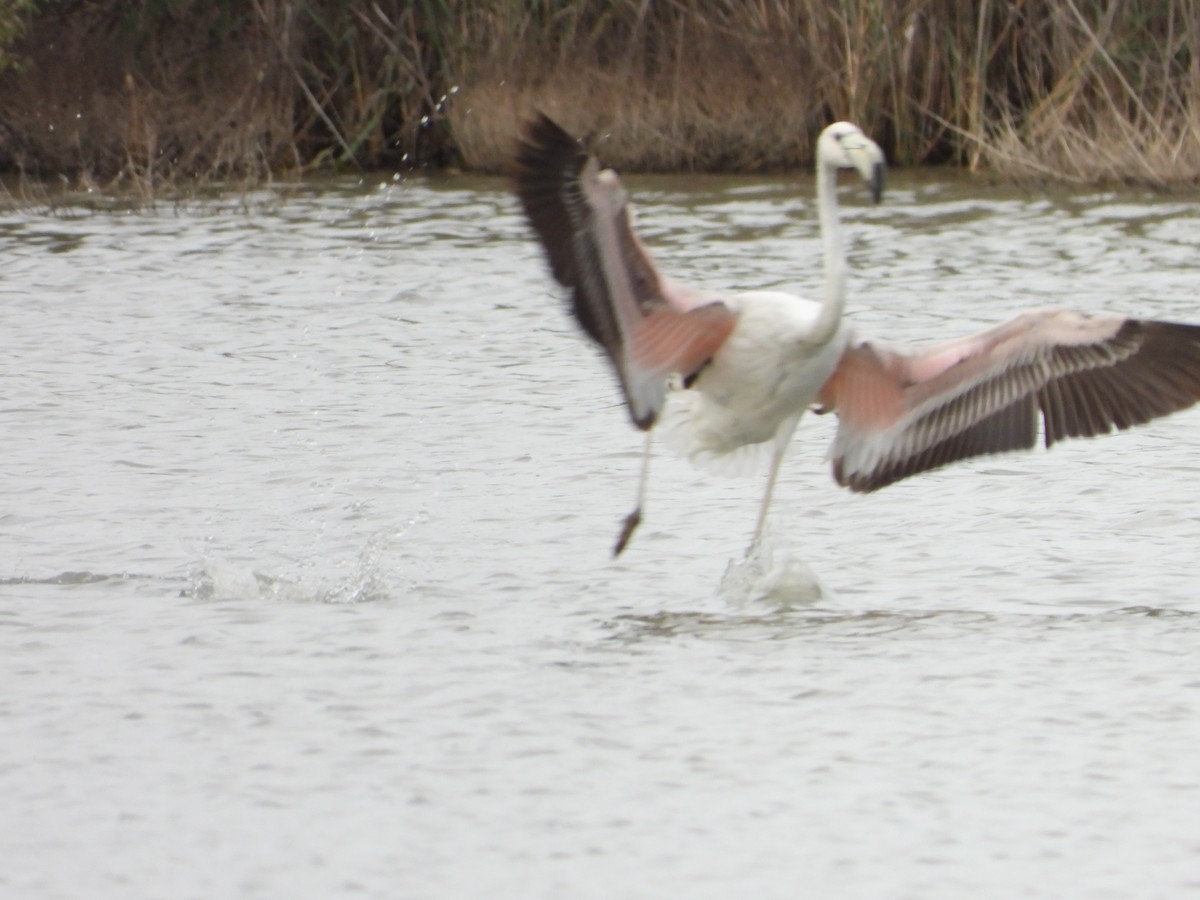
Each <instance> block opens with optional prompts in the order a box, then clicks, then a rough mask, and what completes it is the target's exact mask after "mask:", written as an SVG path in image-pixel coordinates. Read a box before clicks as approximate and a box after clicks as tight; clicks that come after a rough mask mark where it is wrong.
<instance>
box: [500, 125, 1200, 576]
mask: <svg viewBox="0 0 1200 900" xmlns="http://www.w3.org/2000/svg"><path fill="white" fill-rule="evenodd" d="M816 157H817V162H816V169H817V198H818V209H819V222H820V226H821V235H822V242H823V248H824V269H825V288H824V295H823V297H822V299H821V300H820V301H819V302H817V301H813V300H808V299H804V298H800V297H796V296H793V295H791V294H788V293H784V292H779V291H750V292H744V293H738V294H728V293H719V292H712V291H707V290H698V289H695V288H691V287H686V286H683V285H679V284H675V283H674V282H671V281H669V280H668V279H667V278H665V277H664V276H663V275H662V274H661V273H660V272H659V270H658V268H657V266H656V265H655V263H654V261H653V259H652V258H651V256H650V253H649V252H648V251H647V250H646V248H645V247H644V246H643V244H642V242H641V240H640V239H639V238H638V236H637V233H636V231H635V230H634V227H633V221H632V212H631V206H630V203H629V201H628V198H627V195H626V192H625V189H624V187H623V186H622V184H621V181H620V179H619V178H618V177H617V175H616V173H615V172H613V171H612V170H611V169H603V168H601V166H600V163H599V161H598V160H597V159H596V158H595V156H593V155H592V154H591V153H590V152H589V151H588V149H587V148H586V146H585V145H584V144H583V143H582V142H580V141H578V140H576V139H575V138H573V137H572V136H571V135H570V134H568V133H567V132H566V131H564V130H563V129H562V128H561V127H560V126H559V125H558V124H557V123H555V122H554V121H553V120H552V119H550V118H549V117H548V116H546V115H544V114H538V115H537V116H536V117H535V118H533V119H532V120H531V121H529V122H528V123H526V125H525V127H524V129H523V133H522V136H521V138H520V141H519V144H518V149H517V153H516V157H515V165H514V177H515V188H516V193H517V196H518V198H519V200H520V202H521V205H522V207H523V209H524V212H525V215H526V217H527V218H528V220H529V223H530V225H531V226H532V228H533V231H534V232H535V233H536V235H537V237H538V238H539V239H540V241H541V244H542V246H543V249H544V250H545V254H546V257H547V260H548V262H549V265H550V270H551V272H552V273H553V275H554V277H555V278H556V279H557V280H558V282H559V283H560V284H562V285H563V286H564V287H567V288H570V289H571V308H572V311H573V313H574V316H575V318H576V319H577V320H578V322H579V324H580V325H581V326H582V328H583V330H584V331H585V332H586V333H587V335H588V336H589V337H591V339H592V340H594V341H595V342H596V343H597V344H599V346H600V347H601V348H602V350H603V351H604V353H605V354H606V355H607V357H608V359H609V361H610V363H611V364H612V367H613V369H614V371H615V373H616V376H617V380H618V382H619V384H620V387H621V390H622V392H623V394H624V398H625V404H626V407H627V408H628V411H629V415H630V417H631V418H632V420H633V423H634V425H636V426H637V427H638V428H639V429H642V430H643V431H645V432H647V438H646V444H645V451H644V457H643V464H642V473H641V480H640V482H639V487H638V495H637V505H636V506H635V508H634V510H633V512H631V513H630V514H629V516H627V517H626V520H625V523H624V526H623V527H622V530H621V533H620V535H619V537H618V539H617V543H616V545H615V547H614V550H613V553H614V556H615V555H617V554H619V553H620V552H621V551H622V550H623V549H624V548H625V546H626V544H627V543H628V541H629V538H630V537H631V536H632V534H633V531H634V529H635V528H636V527H637V525H638V524H639V522H640V521H641V516H642V507H643V505H644V500H645V492H646V482H647V479H648V471H649V459H650V447H651V443H650V433H651V429H653V428H654V426H655V424H656V423H658V422H659V421H660V420H661V421H662V423H663V425H664V428H665V429H666V430H667V431H668V439H669V440H670V441H672V442H673V443H674V444H675V446H676V447H677V449H680V450H682V452H683V453H684V455H686V456H687V457H688V458H689V459H691V460H692V461H693V462H695V463H698V464H700V465H706V466H709V467H718V468H719V467H721V466H725V467H727V468H728V467H729V466H730V465H731V464H732V465H733V466H734V467H737V466H738V465H739V464H740V463H744V462H746V461H747V460H750V461H753V460H754V459H755V458H757V456H758V455H759V451H763V450H765V451H767V452H768V453H769V456H770V467H769V470H768V474H767V483H766V491H765V493H764V495H763V500H762V503H761V505H760V506H759V513H758V519H757V522H756V525H755V529H754V535H753V538H752V540H751V544H750V548H751V549H753V548H754V547H755V546H756V545H757V544H758V542H759V540H760V539H761V537H762V533H763V528H764V525H765V523H766V519H767V511H768V509H769V507H770V504H771V496H772V493H773V491H774V488H775V481H776V478H777V476H778V473H779V467H780V463H781V462H782V460H783V456H784V452H785V450H786V449H787V446H788V444H789V443H790V441H791V438H792V435H793V432H794V431H795V430H796V426H797V425H798V424H799V422H800V419H801V417H802V416H803V414H804V413H805V412H806V411H807V410H808V409H810V408H813V409H815V410H816V411H817V412H834V413H836V414H837V417H838V425H837V431H836V434H835V436H834V439H833V444H832V446H831V447H830V449H829V453H828V456H829V458H830V460H831V462H832V468H833V477H834V480H835V481H836V482H837V483H838V484H839V485H841V486H843V487H846V488H849V489H850V490H851V491H856V492H869V491H874V490H878V489H879V488H882V487H885V486H887V485H889V484H893V483H894V482H897V481H900V480H901V479H904V478H908V477H909V476H912V475H916V474H918V473H920V472H925V471H928V470H931V469H936V468H939V467H941V466H944V465H946V464H948V463H952V462H955V461H958V460H962V459H968V458H970V457H974V456H980V455H984V454H992V453H1000V452H1004V451H1010V450H1022V449H1032V448H1033V447H1034V446H1035V445H1036V444H1037V438H1038V431H1039V419H1040V420H1041V424H1042V432H1043V434H1044V442H1045V445H1046V447H1047V448H1048V447H1050V446H1051V445H1053V444H1054V443H1056V442H1057V441H1060V440H1063V439H1064V438H1068V437H1092V436H1095V435H1100V434H1106V433H1109V432H1110V431H1112V430H1113V429H1117V430H1123V429H1126V428H1129V427H1130V426H1132V425H1140V424H1144V423H1146V422H1149V421H1150V420H1151V419H1155V418H1158V417H1159V416H1164V415H1167V414H1169V413H1173V412H1177V411H1179V410H1182V409H1186V408H1187V407H1190V406H1192V405H1193V404H1194V403H1195V402H1196V401H1197V400H1200V326H1197V325H1190V324H1182V323H1176V322H1162V321H1152V320H1142V319H1133V318H1127V317H1124V316H1119V315H1085V314H1082V313H1078V312H1073V311H1070V310H1064V309H1034V310H1028V311H1025V312H1021V313H1020V314H1018V315H1017V316H1015V317H1014V318H1012V319H1010V320H1009V321H1007V322H1004V323H1002V324H999V325H996V326H994V327H992V328H988V329H986V330H984V331H981V332H979V333H977V334H973V335H970V336H967V337H965V338H960V339H958V340H953V341H950V342H948V343H942V344H936V345H931V346H924V347H909V346H902V345H898V344H889V343H886V342H882V341H878V340H874V339H869V338H862V337H859V336H857V335H856V334H855V333H854V332H853V331H852V329H851V328H850V327H849V326H848V325H847V324H846V322H845V321H844V320H843V310H844V308H845V301H846V259H845V252H844V249H843V246H842V235H841V225H840V222H839V218H838V209H837V172H838V170H839V169H854V170H857V172H858V173H859V174H860V175H861V176H862V178H863V179H864V181H865V182H866V183H867V185H868V187H869V190H870V193H871V196H872V198H873V199H874V200H875V201H878V200H879V199H880V196H881V193H882V188H883V173H884V157H883V153H882V151H881V150H880V148H879V146H878V145H877V144H875V142H874V141H872V140H871V139H870V138H868V137H867V136H866V135H864V134H863V132H862V130H861V129H859V128H858V127H857V126H856V125H853V124H851V123H849V122H836V123H834V124H833V125H830V126H829V127H827V128H826V129H825V130H824V131H822V132H821V135H820V137H819V138H818V140H817V153H816Z"/></svg>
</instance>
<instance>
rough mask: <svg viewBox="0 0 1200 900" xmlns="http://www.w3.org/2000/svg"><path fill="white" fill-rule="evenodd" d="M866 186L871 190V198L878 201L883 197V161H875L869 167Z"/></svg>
mask: <svg viewBox="0 0 1200 900" xmlns="http://www.w3.org/2000/svg"><path fill="white" fill-rule="evenodd" d="M867 187H868V188H870V190H871V199H872V200H873V201H874V202H876V203H878V202H879V201H880V200H881V199H882V198H883V163H881V162H877V163H875V165H873V166H872V167H871V176H870V177H869V178H868V179H867Z"/></svg>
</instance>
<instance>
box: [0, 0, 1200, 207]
mask: <svg viewBox="0 0 1200 900" xmlns="http://www.w3.org/2000/svg"><path fill="white" fill-rule="evenodd" d="M9 13H12V14H15V15H16V18H6V16H7V15H8V14H9ZM10 21H12V22H16V23H17V25H16V26H8V25H6V23H7V22H10ZM26 26H28V27H26ZM1198 52H1200V0H1022V2H1016V3H1014V2H1010V0H962V2H958V0H706V2H701V0H652V2H646V0H248V2H241V0H125V2H118V0H90V2H82V0H0V167H4V168H8V169H15V170H20V171H25V172H30V173H33V174H36V175H40V176H54V175H61V174H66V175H67V176H68V177H72V178H82V177H88V178H92V179H104V180H107V181H108V182H109V183H111V182H113V181H115V182H117V183H123V182H129V183H136V184H139V185H142V186H143V188H144V189H147V190H150V191H153V190H155V186H156V185H158V184H161V183H163V182H169V181H171V180H172V179H180V178H201V179H204V178H214V177H221V178H224V177H229V176H231V175H237V176H243V177H250V178H257V177H269V176H270V175H272V174H273V173H278V172H281V171H286V170H306V169H313V168H358V169H368V168H380V167H387V168H411V167H417V166H447V165H457V166H463V167H467V168H471V169H477V170H484V171H499V170H502V169H503V168H504V166H505V165H506V162H507V159H508V156H509V153H510V148H511V141H512V138H513V135H514V132H515V128H516V125H517V123H518V122H519V121H520V120H521V119H523V118H524V117H525V116H526V115H527V114H528V111H529V110H531V109H533V108H540V109H544V110H546V111H547V112H550V113H551V114H554V115H556V116H558V117H559V118H561V119H562V120H563V121H564V122H565V123H566V124H568V125H569V126H571V127H573V128H575V129H578V130H580V131H594V132H596V133H597V134H599V135H602V136H603V140H604V154H605V157H606V158H607V159H610V160H612V161H613V162H614V163H615V164H617V165H621V166H624V167H626V168H636V169H642V170H659V171H680V170H684V171H687V170H726V171H728V170H737V171H765V170H778V169H786V168H793V167H796V166H801V165H807V164H810V163H811V154H812V146H813V139H814V138H815V135H816V134H817V133H818V132H819V130H820V129H821V127H822V126H823V125H825V124H826V123H827V122H829V121H831V120H832V119H834V118H848V119H852V120H854V121H856V122H858V123H859V124H861V125H862V126H863V127H864V128H865V129H867V130H868V131H869V132H870V133H871V134H872V135H874V136H876V137H877V138H878V139H879V141H880V143H881V144H883V145H884V147H885V149H886V150H887V152H888V155H889V157H890V158H891V161H892V163H893V164H896V165H922V164H942V163H948V164H956V165H962V166H966V167H969V168H972V169H985V170H988V171H992V172H996V173H999V174H1001V175H1005V176H1014V177H1050V178H1056V179H1067V180H1071V181H1097V180H1107V181H1114V180H1116V181H1139V182H1149V183H1155V184H1170V183H1178V182H1185V181H1194V180H1196V179H1197V177H1200V128H1198V122H1197V110H1198V109H1200V57H1198V56H1197V53H1198ZM6 61H8V65H7V66H6V64H5V63H6ZM21 61H24V64H17V65H13V64H12V63H13V62H16V63H20V62H21Z"/></svg>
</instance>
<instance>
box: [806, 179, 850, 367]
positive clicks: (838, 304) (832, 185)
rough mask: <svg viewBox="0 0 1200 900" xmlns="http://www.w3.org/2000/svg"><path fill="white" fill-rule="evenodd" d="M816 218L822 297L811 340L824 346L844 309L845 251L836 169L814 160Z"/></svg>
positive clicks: (831, 336) (835, 328)
mask: <svg viewBox="0 0 1200 900" xmlns="http://www.w3.org/2000/svg"><path fill="white" fill-rule="evenodd" d="M817 216H818V221H819V222H820V225H821V241H822V243H823V244H824V251H825V253H824V255H825V294H824V296H823V297H822V298H821V314H820V315H819V316H818V317H817V321H816V324H815V325H814V327H813V334H812V340H813V341H814V342H816V343H821V344H824V343H826V342H827V341H830V340H832V338H833V336H834V334H836V333H837V329H838V325H840V324H841V321H842V311H843V309H844V308H845V306H846V250H845V248H844V247H843V246H842V223H841V220H840V219H839V217H838V205H837V166H833V165H829V164H828V163H826V162H825V161H824V160H822V159H818V160H817Z"/></svg>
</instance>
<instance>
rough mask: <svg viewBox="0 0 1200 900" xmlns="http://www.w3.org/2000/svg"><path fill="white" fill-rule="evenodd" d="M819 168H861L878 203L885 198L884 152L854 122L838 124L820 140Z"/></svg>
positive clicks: (859, 171)
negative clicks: (881, 198)
mask: <svg viewBox="0 0 1200 900" xmlns="http://www.w3.org/2000/svg"><path fill="white" fill-rule="evenodd" d="M817 166H818V167H820V166H831V167H833V168H836V169H857V170H858V174H860V175H861V176H862V178H863V181H865V182H866V183H867V186H868V187H869V188H870V190H871V199H872V200H874V201H875V202H876V203H878V202H879V198H880V197H882V196H883V170H884V160H883V151H882V150H880V149H879V145H878V144H876V143H875V142H874V141H873V140H871V139H870V138H869V137H867V136H866V135H865V134H863V132H862V129H861V128H859V127H858V126H857V125H854V124H852V123H850V122H834V123H833V124H832V125H830V126H829V127H828V128H826V129H825V130H824V131H822V132H821V136H820V137H819V138H817Z"/></svg>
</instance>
